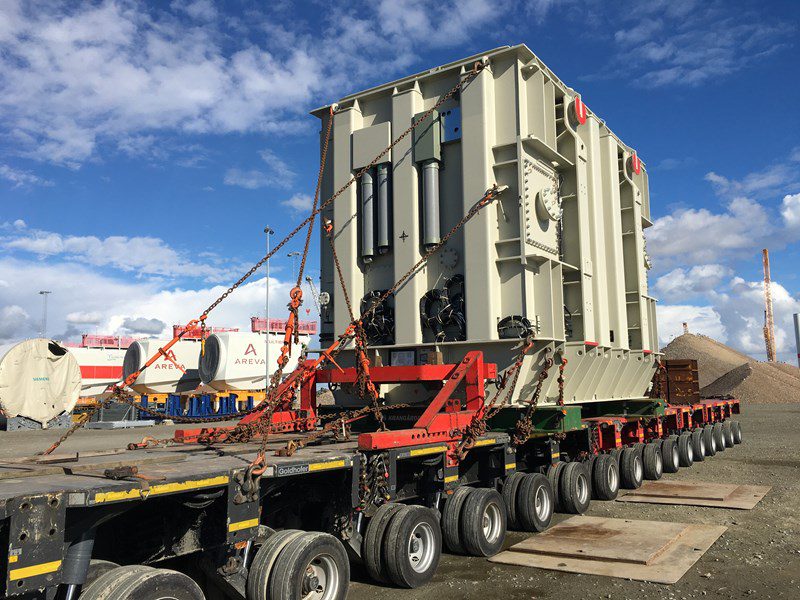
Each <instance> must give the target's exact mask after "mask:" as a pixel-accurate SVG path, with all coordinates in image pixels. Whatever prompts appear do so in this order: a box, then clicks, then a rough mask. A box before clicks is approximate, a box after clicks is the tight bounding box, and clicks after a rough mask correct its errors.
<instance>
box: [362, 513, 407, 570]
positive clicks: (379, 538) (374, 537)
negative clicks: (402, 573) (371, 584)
mask: <svg viewBox="0 0 800 600" xmlns="http://www.w3.org/2000/svg"><path fill="white" fill-rule="evenodd" d="M401 508H403V505H402V504H398V503H397V502H389V503H388V504H384V505H382V506H381V507H380V508H379V509H378V510H377V511H375V514H374V515H373V516H372V518H371V519H370V520H369V524H368V525H367V531H366V533H365V534H364V541H363V542H362V544H361V558H362V559H363V560H364V567H365V568H366V570H367V574H368V575H369V576H370V577H371V578H372V579H373V580H375V581H379V582H381V583H386V582H387V581H389V579H388V575H387V572H386V566H385V564H384V556H383V538H384V536H385V535H386V529H387V528H388V527H389V521H391V520H392V517H394V515H395V514H397V511H398V510H400V509H401Z"/></svg>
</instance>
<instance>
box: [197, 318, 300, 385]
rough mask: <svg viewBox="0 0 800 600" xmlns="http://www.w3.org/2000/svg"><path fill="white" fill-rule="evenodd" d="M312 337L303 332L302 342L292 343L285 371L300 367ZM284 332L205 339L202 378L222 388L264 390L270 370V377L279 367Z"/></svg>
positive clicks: (215, 336) (223, 334) (228, 334)
mask: <svg viewBox="0 0 800 600" xmlns="http://www.w3.org/2000/svg"><path fill="white" fill-rule="evenodd" d="M309 339H310V336H308V335H301V336H300V344H295V345H293V346H292V354H291V357H290V358H289V363H288V364H287V365H286V367H285V368H284V371H283V372H284V373H287V374H288V373H291V372H292V371H293V370H294V369H295V367H297V361H298V358H299V356H300V353H301V352H302V346H303V345H306V344H307V343H308V340H309ZM282 345H283V334H276V333H269V334H262V333H245V332H230V333H214V334H212V335H210V336H209V337H208V339H207V340H206V348H205V354H204V355H203V357H202V358H201V359H200V379H201V380H202V381H203V383H204V384H206V385H208V386H209V387H212V388H214V389H215V390H219V391H225V392H227V391H237V390H240V391H249V390H258V389H264V381H265V379H266V373H267V369H269V374H270V376H271V375H272V374H273V373H274V372H275V370H276V369H277V368H278V357H279V356H280V353H281V346H282Z"/></svg>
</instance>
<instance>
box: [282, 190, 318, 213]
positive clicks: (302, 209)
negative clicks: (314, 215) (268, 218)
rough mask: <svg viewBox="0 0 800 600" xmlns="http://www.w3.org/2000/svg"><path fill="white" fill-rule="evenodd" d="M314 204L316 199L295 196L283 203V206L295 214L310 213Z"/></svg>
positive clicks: (302, 195)
mask: <svg viewBox="0 0 800 600" xmlns="http://www.w3.org/2000/svg"><path fill="white" fill-rule="evenodd" d="M313 203H314V199H313V198H312V197H311V196H309V195H308V194H295V195H294V196H292V197H291V198H289V199H288V200H284V201H283V202H281V205H282V206H286V207H288V208H290V209H291V210H292V211H294V212H295V213H308V212H310V211H311V206H312V204H313Z"/></svg>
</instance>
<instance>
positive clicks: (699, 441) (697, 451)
mask: <svg viewBox="0 0 800 600" xmlns="http://www.w3.org/2000/svg"><path fill="white" fill-rule="evenodd" d="M691 439H692V453H693V456H692V458H693V460H694V462H703V461H704V460H705V459H706V442H705V440H704V439H703V428H702V427H695V428H694V429H692V438H691Z"/></svg>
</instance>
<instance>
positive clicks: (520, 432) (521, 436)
mask: <svg viewBox="0 0 800 600" xmlns="http://www.w3.org/2000/svg"><path fill="white" fill-rule="evenodd" d="M548 351H549V348H548ZM553 364H554V363H553V359H552V358H551V357H549V356H548V357H547V358H546V359H545V360H544V367H543V368H542V370H541V371H540V372H539V376H538V378H537V381H536V388H535V389H534V390H533V395H532V396H531V399H530V400H529V401H528V408H527V409H526V410H525V414H524V415H523V417H522V418H521V419H519V420H518V421H517V425H516V430H515V431H514V435H513V436H512V439H511V443H512V444H513V445H514V446H520V445H522V444H524V443H525V442H527V441H528V438H530V436H531V434H532V433H533V423H532V421H531V419H532V417H533V413H534V412H536V408H537V407H538V404H539V396H540V394H541V393H542V385H543V384H544V380H545V379H547V376H548V371H549V370H550V367H552V366H553Z"/></svg>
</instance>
